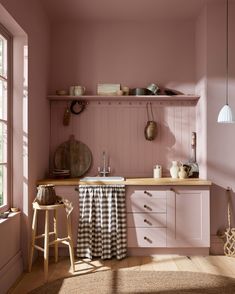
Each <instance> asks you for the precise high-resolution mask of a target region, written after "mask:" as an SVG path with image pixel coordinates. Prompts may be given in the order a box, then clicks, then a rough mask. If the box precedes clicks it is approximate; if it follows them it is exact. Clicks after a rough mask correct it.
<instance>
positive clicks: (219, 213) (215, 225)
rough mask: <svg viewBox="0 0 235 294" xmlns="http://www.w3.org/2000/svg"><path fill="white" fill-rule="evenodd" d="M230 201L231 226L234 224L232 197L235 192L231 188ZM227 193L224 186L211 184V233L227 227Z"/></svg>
mask: <svg viewBox="0 0 235 294" xmlns="http://www.w3.org/2000/svg"><path fill="white" fill-rule="evenodd" d="M229 193H230V196H231V203H232V218H231V226H232V227H233V226H234V225H235V216H234V211H235V209H234V197H235V193H234V191H233V190H231V191H230V192H229ZM228 195H229V194H228V193H227V191H226V189H225V188H223V187H221V186H218V185H215V184H213V185H212V186H211V199H210V201H211V205H210V209H211V210H210V215H211V217H210V220H211V234H212V235H214V234H217V232H218V230H220V231H222V232H224V230H225V228H227V227H228V198H229V197H228Z"/></svg>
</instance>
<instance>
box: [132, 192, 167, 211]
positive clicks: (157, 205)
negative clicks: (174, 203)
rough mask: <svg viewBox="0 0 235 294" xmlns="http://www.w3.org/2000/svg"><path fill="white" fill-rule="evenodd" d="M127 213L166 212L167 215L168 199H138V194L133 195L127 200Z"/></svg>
mask: <svg viewBox="0 0 235 294" xmlns="http://www.w3.org/2000/svg"><path fill="white" fill-rule="evenodd" d="M127 212H149V213H151V212H163V213H164V212H165V213H166V198H158V197H149V198H146V197H139V195H138V196H137V197H136V194H133V195H131V198H130V199H128V200H127Z"/></svg>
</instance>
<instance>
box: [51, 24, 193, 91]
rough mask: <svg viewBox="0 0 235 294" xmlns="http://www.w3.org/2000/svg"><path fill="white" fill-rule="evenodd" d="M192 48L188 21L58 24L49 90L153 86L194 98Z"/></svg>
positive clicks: (54, 38) (54, 39)
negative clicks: (107, 85) (109, 85)
mask: <svg viewBox="0 0 235 294" xmlns="http://www.w3.org/2000/svg"><path fill="white" fill-rule="evenodd" d="M194 45H195V40H194V23H193V22H192V21H156V22H128V21H125V22H83V23H72V22H71V23H56V24H54V25H53V26H52V54H51V77H50V85H49V89H50V92H51V93H54V91H55V90H56V89H63V88H65V89H66V88H68V87H69V86H70V85H73V84H82V85H84V86H86V87H87V93H93V94H95V93H96V85H97V83H121V84H123V85H127V86H129V87H137V86H139V87H143V86H147V85H148V84H150V83H152V82H155V83H159V84H163V85H166V86H169V87H172V88H174V89H178V90H182V91H183V92H185V93H194V86H195V59H194V54H195V46H194Z"/></svg>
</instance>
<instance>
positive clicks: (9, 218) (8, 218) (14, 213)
mask: <svg viewBox="0 0 235 294" xmlns="http://www.w3.org/2000/svg"><path fill="white" fill-rule="evenodd" d="M20 213H21V212H20V211H17V212H10V213H9V215H8V217H7V218H0V226H1V225H2V224H4V223H7V222H8V221H11V219H12V218H14V217H15V216H17V215H18V214H20Z"/></svg>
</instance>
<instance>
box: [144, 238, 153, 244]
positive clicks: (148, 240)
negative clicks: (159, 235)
mask: <svg viewBox="0 0 235 294" xmlns="http://www.w3.org/2000/svg"><path fill="white" fill-rule="evenodd" d="M144 240H146V241H147V242H149V243H151V244H152V243H153V241H152V240H151V239H149V238H148V237H146V236H144Z"/></svg>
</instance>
